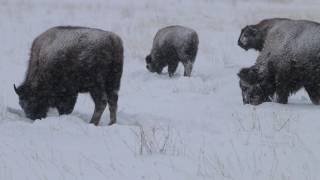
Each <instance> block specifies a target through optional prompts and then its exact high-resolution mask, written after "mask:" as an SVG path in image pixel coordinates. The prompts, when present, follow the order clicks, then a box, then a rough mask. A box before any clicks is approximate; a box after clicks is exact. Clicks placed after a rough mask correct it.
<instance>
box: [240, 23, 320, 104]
mask: <svg viewBox="0 0 320 180" xmlns="http://www.w3.org/2000/svg"><path fill="white" fill-rule="evenodd" d="M319 34H320V24H318V23H316V22H311V21H306V20H285V21H282V22H281V23H277V24H276V25H274V26H272V27H271V28H270V29H269V30H268V33H267V35H266V37H265V38H264V45H263V48H262V50H261V52H260V55H259V57H258V59H257V61H256V63H255V65H253V66H251V67H249V68H243V69H241V70H240V72H239V74H238V75H239V77H240V87H241V89H242V97H243V102H244V103H246V104H247V103H250V104H254V105H257V104H261V103H263V102H266V101H269V100H270V98H269V97H271V96H273V95H274V94H275V95H276V97H275V98H276V99H275V100H276V102H278V103H282V104H286V103H287V102H288V97H289V95H290V94H292V93H295V92H296V91H298V90H299V89H300V88H302V87H304V88H305V89H306V91H307V93H308V95H309V97H310V99H311V101H312V103H313V104H317V105H318V104H320V36H318V35H319Z"/></svg>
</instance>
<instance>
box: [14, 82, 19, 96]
mask: <svg viewBox="0 0 320 180" xmlns="http://www.w3.org/2000/svg"><path fill="white" fill-rule="evenodd" d="M13 88H14V91H15V92H16V94H17V95H19V90H18V88H17V87H16V85H15V84H13Z"/></svg>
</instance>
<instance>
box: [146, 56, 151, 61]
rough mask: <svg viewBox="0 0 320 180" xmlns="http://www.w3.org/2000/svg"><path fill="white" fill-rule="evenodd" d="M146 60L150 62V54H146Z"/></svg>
mask: <svg viewBox="0 0 320 180" xmlns="http://www.w3.org/2000/svg"><path fill="white" fill-rule="evenodd" d="M146 62H147V63H151V56H150V55H148V56H147V57H146Z"/></svg>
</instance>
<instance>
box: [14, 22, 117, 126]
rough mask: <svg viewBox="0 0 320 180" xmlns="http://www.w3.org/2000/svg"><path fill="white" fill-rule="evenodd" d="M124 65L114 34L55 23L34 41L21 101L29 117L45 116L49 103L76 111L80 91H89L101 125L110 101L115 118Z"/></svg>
mask: <svg viewBox="0 0 320 180" xmlns="http://www.w3.org/2000/svg"><path fill="white" fill-rule="evenodd" d="M122 68H123V46H122V40H121V39H120V37H119V36H118V35H116V34H114V33H112V32H108V31H103V30H99V29H93V28H85V27H70V26H65V27H63V26H60V27H54V28H51V29H49V30H47V31H46V32H44V33H42V34H41V35H39V36H38V37H37V38H36V39H35V40H34V41H33V44H32V48H31V55H30V60H29V65H28V70H27V73H26V78H25V80H24V82H23V83H22V84H21V85H20V86H19V87H18V88H16V86H14V89H15V92H16V93H17V94H18V96H19V104H20V106H21V107H22V109H23V110H24V112H25V114H26V116H27V117H28V118H30V119H33V120H35V119H41V118H45V117H46V115H47V111H48V109H49V107H53V108H57V109H58V112H59V114H70V113H71V112H72V111H73V108H74V105H75V103H76V100H77V96H78V93H82V92H89V93H90V95H91V97H92V99H93V101H94V104H95V108H94V113H93V116H92V118H91V121H90V123H93V124H95V125H98V124H99V121H100V118H101V115H102V113H103V111H104V110H105V108H106V106H107V104H109V110H110V123H109V124H110V125H111V124H113V123H115V122H116V111H117V101H118V91H119V88H120V80H121V75H122Z"/></svg>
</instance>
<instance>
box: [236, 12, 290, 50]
mask: <svg viewBox="0 0 320 180" xmlns="http://www.w3.org/2000/svg"><path fill="white" fill-rule="evenodd" d="M284 21H290V19H286V18H273V19H265V20H262V21H261V22H259V23H258V24H255V25H248V26H246V27H244V28H243V29H242V30H241V33H240V36H239V39H238V45H239V46H240V47H241V48H242V49H244V50H246V51H247V50H249V49H254V50H257V51H262V48H263V45H264V42H265V38H266V36H267V34H268V31H269V30H270V29H271V28H272V27H274V26H275V25H277V24H279V23H281V22H284Z"/></svg>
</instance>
